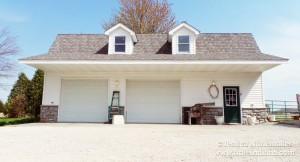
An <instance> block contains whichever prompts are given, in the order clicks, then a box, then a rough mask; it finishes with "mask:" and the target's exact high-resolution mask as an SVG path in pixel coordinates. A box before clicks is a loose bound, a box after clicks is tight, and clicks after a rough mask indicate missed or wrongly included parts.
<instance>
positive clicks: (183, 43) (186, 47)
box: [178, 35, 190, 52]
mask: <svg viewBox="0 0 300 162" xmlns="http://www.w3.org/2000/svg"><path fill="white" fill-rule="evenodd" d="M178 51H179V52H190V36H188V35H182V36H178Z"/></svg>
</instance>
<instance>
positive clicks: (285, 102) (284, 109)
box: [284, 101, 287, 119]
mask: <svg viewBox="0 0 300 162" xmlns="http://www.w3.org/2000/svg"><path fill="white" fill-rule="evenodd" d="M284 113H285V118H286V119H287V111H286V101H284Z"/></svg>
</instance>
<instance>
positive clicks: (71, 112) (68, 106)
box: [58, 80, 108, 122]
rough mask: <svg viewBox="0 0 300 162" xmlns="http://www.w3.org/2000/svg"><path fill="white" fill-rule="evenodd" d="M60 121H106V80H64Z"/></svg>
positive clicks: (59, 113) (59, 114)
mask: <svg viewBox="0 0 300 162" xmlns="http://www.w3.org/2000/svg"><path fill="white" fill-rule="evenodd" d="M61 86H62V87H61V88H62V89H61V105H60V107H59V112H58V121H60V122H106V121H107V113H108V107H107V81H106V80H62V85H61Z"/></svg>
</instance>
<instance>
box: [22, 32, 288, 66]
mask: <svg viewBox="0 0 300 162" xmlns="http://www.w3.org/2000/svg"><path fill="white" fill-rule="evenodd" d="M137 39H138V42H137V43H136V44H135V45H134V50H133V54H130V55H120V54H118V55H109V54H107V51H108V37H107V36H106V35H102V34H60V35H58V36H57V37H56V40H55V41H54V43H53V44H52V46H51V47H50V49H49V52H48V54H46V55H39V56H33V57H28V58H25V59H23V60H249V61H251V60H254V61H255V60H257V61H260V60H270V61H272V60H273V61H278V60H286V59H285V58H281V57H277V56H272V55H267V54H263V53H261V51H260V49H259V48H258V46H257V44H256V41H255V39H254V38H253V36H252V34H249V33H200V34H199V35H198V37H197V40H196V54H191V55H186V54H181V55H172V54H171V43H170V42H168V34H137Z"/></svg>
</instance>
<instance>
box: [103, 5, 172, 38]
mask: <svg viewBox="0 0 300 162" xmlns="http://www.w3.org/2000/svg"><path fill="white" fill-rule="evenodd" d="M119 3H120V10H119V12H118V13H117V14H116V15H113V17H112V18H111V19H110V20H108V21H107V22H105V23H104V24H103V28H104V29H105V30H107V29H109V28H110V27H112V26H113V25H115V24H117V23H122V24H124V25H126V26H127V27H129V28H130V29H132V30H133V31H134V32H135V33H139V34H147V33H166V32H168V31H169V30H170V29H172V28H173V27H174V26H175V24H176V21H175V16H174V14H173V13H172V11H171V7H170V4H169V3H168V1H167V0H119Z"/></svg>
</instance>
